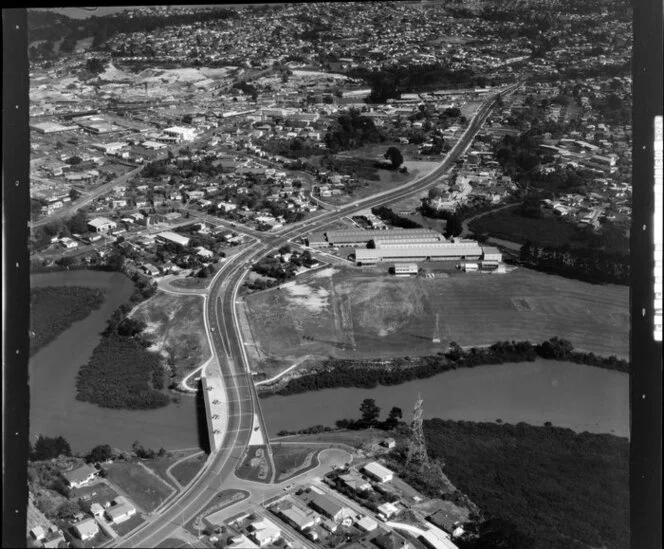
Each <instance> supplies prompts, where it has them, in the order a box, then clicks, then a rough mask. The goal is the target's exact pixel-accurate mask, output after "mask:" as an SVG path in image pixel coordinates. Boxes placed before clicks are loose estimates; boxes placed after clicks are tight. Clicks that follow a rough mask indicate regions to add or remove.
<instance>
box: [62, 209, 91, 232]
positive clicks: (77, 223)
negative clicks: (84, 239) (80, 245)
mask: <svg viewBox="0 0 664 549" xmlns="http://www.w3.org/2000/svg"><path fill="white" fill-rule="evenodd" d="M67 225H68V226H69V230H70V231H71V232H72V233H74V234H83V233H86V232H88V221H87V219H86V218H85V214H84V213H83V212H77V213H76V215H74V217H72V218H71V219H70V220H69V221H68V222H67Z"/></svg>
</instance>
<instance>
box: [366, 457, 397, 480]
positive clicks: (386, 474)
mask: <svg viewBox="0 0 664 549" xmlns="http://www.w3.org/2000/svg"><path fill="white" fill-rule="evenodd" d="M364 472H365V473H366V474H367V475H369V476H370V477H371V478H373V479H375V480H377V481H378V482H389V481H390V480H392V478H393V477H394V472H393V471H390V470H389V469H388V468H387V467H385V466H383V465H381V464H380V463H378V462H377V461H372V462H371V463H367V464H366V465H365V466H364Z"/></svg>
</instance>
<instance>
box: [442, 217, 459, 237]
mask: <svg viewBox="0 0 664 549" xmlns="http://www.w3.org/2000/svg"><path fill="white" fill-rule="evenodd" d="M462 232H463V223H462V221H461V218H460V217H459V216H458V215H457V214H452V215H450V216H449V217H448V218H447V225H446V227H445V233H446V235H447V236H448V237H450V236H459V235H460V234H461V233H462Z"/></svg>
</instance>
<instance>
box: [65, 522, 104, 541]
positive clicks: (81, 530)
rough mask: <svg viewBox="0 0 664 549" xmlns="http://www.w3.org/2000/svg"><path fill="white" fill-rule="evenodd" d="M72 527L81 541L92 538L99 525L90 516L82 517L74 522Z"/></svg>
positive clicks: (96, 532)
mask: <svg viewBox="0 0 664 549" xmlns="http://www.w3.org/2000/svg"><path fill="white" fill-rule="evenodd" d="M72 528H73V529H74V533H75V534H76V536H78V537H79V538H80V539H81V540H83V541H85V540H88V539H90V538H94V537H95V536H96V535H97V534H98V533H99V526H98V525H97V522H96V521H95V519H92V518H86V519H83V520H82V521H80V522H77V523H76V524H74V526H73V527H72Z"/></svg>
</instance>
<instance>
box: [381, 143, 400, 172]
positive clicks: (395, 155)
mask: <svg viewBox="0 0 664 549" xmlns="http://www.w3.org/2000/svg"><path fill="white" fill-rule="evenodd" d="M384 158H386V159H388V160H389V161H390V162H391V163H392V169H393V170H396V169H398V168H399V166H401V164H403V155H402V154H401V151H400V150H399V149H397V148H396V147H390V148H389V149H387V152H386V153H385V156H384Z"/></svg>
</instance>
